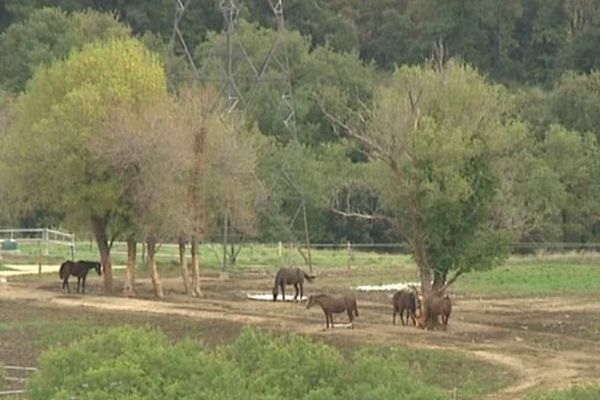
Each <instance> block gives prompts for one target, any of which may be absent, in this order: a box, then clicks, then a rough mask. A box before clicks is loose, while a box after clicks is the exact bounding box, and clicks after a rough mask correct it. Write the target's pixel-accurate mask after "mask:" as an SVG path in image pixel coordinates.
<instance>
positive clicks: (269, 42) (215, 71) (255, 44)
mask: <svg viewBox="0 0 600 400" xmlns="http://www.w3.org/2000/svg"><path fill="white" fill-rule="evenodd" d="M236 35H237V37H238V40H239V42H237V41H236V43H235V45H234V47H233V52H234V57H235V63H234V65H233V69H234V70H235V74H236V77H237V79H236V88H235V89H236V92H235V93H233V95H234V96H236V97H239V99H240V104H238V107H240V108H243V109H245V111H246V113H247V115H248V119H249V122H250V123H253V122H255V121H256V122H257V123H258V128H259V129H260V131H261V132H262V133H264V134H265V135H269V136H276V137H277V138H278V139H279V140H280V141H282V142H288V141H289V140H290V138H291V137H293V136H294V134H293V132H290V130H289V129H288V128H287V127H286V125H285V123H284V121H285V119H286V118H287V117H288V116H289V111H290V110H289V108H287V107H286V106H285V104H284V102H283V101H282V100H281V98H282V95H283V94H284V93H286V84H287V80H288V78H289V80H290V82H291V85H292V87H293V94H294V96H293V99H290V100H291V101H292V102H293V105H294V107H295V109H296V115H295V119H296V126H297V128H296V134H297V136H298V138H299V140H300V141H301V142H302V143H308V144H317V143H321V142H330V141H335V140H337V136H336V135H334V133H333V132H332V130H331V127H330V126H329V124H328V123H327V121H326V118H325V117H324V115H323V113H322V111H321V109H320V108H319V106H318V104H317V103H316V102H315V101H314V98H315V93H318V94H319V97H320V98H321V99H322V101H324V102H325V103H326V104H328V105H331V106H332V107H333V106H334V105H335V106H338V107H339V110H340V112H341V111H347V110H346V108H348V109H350V110H356V109H357V107H358V105H357V102H356V99H357V98H359V99H362V100H363V101H367V100H368V99H369V98H370V96H371V88H370V86H371V83H372V81H373V79H374V73H373V71H372V69H371V68H368V67H365V66H363V65H362V64H361V62H360V60H359V59H358V56H357V54H353V53H346V54H339V53H336V52H334V51H333V50H332V49H331V48H327V47H318V48H316V49H314V50H313V51H311V50H310V45H309V43H308V41H307V40H306V39H305V38H303V37H302V36H300V35H299V34H298V33H296V32H288V33H285V34H284V37H283V38H279V39H278V37H277V33H276V32H275V31H274V30H271V29H267V28H262V27H259V26H257V25H256V24H251V23H248V22H245V21H240V24H239V26H238V28H237V34H236ZM278 40H279V41H278ZM225 43H226V37H225V36H224V34H214V35H211V36H209V38H208V40H207V41H206V42H205V43H203V44H202V45H201V46H200V47H198V48H197V49H196V52H195V57H196V60H197V63H198V65H201V66H202V71H203V73H204V79H206V80H207V81H209V82H213V81H221V82H222V83H221V85H222V87H223V89H224V86H225V81H224V76H223V74H224V71H226V68H227V55H226V54H223V51H222V49H225V48H226V44H225ZM277 43H278V44H277ZM240 44H241V45H240ZM275 44H276V45H275ZM273 45H275V46H274V47H273ZM246 54H247V55H248V58H247V59H246V56H245V55H246ZM269 54H270V55H271V56H272V58H271V59H270V62H267V61H268V60H269ZM286 58H287V59H288V64H289V76H286V71H285V68H283V63H284V61H285V59H286ZM261 71H263V72H262V73H261ZM257 81H258V82H260V83H259V84H258V85H257V84H256V82H257ZM340 100H341V101H340ZM340 104H341V105H340Z"/></svg>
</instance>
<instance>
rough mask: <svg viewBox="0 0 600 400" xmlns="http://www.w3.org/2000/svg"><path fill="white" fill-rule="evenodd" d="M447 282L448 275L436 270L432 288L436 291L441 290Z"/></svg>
mask: <svg viewBox="0 0 600 400" xmlns="http://www.w3.org/2000/svg"><path fill="white" fill-rule="evenodd" d="M445 284H446V275H442V274H440V273H439V272H437V271H435V272H434V273H433V286H432V287H431V290H432V291H434V292H436V291H439V290H441V289H442V288H443V287H444V286H445Z"/></svg>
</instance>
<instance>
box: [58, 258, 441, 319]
mask: <svg viewBox="0 0 600 400" xmlns="http://www.w3.org/2000/svg"><path fill="white" fill-rule="evenodd" d="M92 269H93V270H95V271H96V273H97V274H98V275H101V274H102V270H101V266H100V263H99V262H97V261H82V260H79V261H71V260H67V261H65V262H63V263H62V264H61V266H60V269H59V272H58V274H59V276H60V279H61V280H62V289H63V290H64V289H65V288H66V289H67V292H68V293H71V290H70V288H69V277H70V276H71V275H73V276H75V277H77V293H79V291H80V287H81V293H85V279H86V277H87V275H88V273H89V271H90V270H92ZM314 279H315V276H314V275H311V274H307V273H306V272H304V271H303V270H302V269H300V268H281V269H279V271H277V274H276V275H275V281H274V283H273V301H277V297H278V295H279V292H280V291H281V297H282V299H283V300H284V301H285V288H286V286H294V289H295V290H296V292H295V295H294V299H293V300H294V301H301V300H302V298H303V296H304V281H305V280H306V281H308V282H312V281H313V280H314ZM315 304H318V305H319V306H320V307H321V309H322V310H323V313H324V314H325V329H329V327H330V326H331V328H333V314H340V313H347V314H348V320H349V323H350V327H352V328H354V317H358V306H357V302H356V297H354V296H351V295H345V296H341V297H336V296H330V295H327V294H317V295H311V296H309V297H308V300H307V302H306V308H311V307H312V306H314V305H315ZM392 308H393V317H392V324H394V325H395V324H396V315H397V314H399V315H400V321H401V322H402V325H407V324H408V323H409V318H410V319H411V320H412V323H413V325H414V326H417V327H419V328H426V329H434V328H435V327H436V326H438V325H440V322H439V318H440V317H441V320H442V321H441V326H442V327H443V329H445V328H446V326H447V325H448V319H449V318H450V313H451V312H452V302H451V300H450V297H449V296H448V295H446V294H444V293H440V292H436V291H433V292H432V293H429V294H428V295H427V296H425V297H424V298H420V297H419V295H418V292H417V289H416V288H415V287H411V288H409V289H403V290H399V291H397V292H396V293H394V295H393V297H392ZM405 317H406V321H405V319H404V318H405Z"/></svg>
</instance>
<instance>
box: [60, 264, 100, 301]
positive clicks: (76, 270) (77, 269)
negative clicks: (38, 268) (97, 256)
mask: <svg viewBox="0 0 600 400" xmlns="http://www.w3.org/2000/svg"><path fill="white" fill-rule="evenodd" d="M92 268H93V269H94V270H95V271H96V273H97V274H98V275H100V274H101V273H102V271H101V269H100V263H99V262H97V261H82V260H79V261H77V262H75V261H71V260H67V261H65V262H64V263H62V264H61V265H60V270H59V271H58V275H59V276H60V279H62V281H63V283H62V289H63V290H64V289H65V286H66V287H67V292H68V293H71V290H70V289H69V276H71V275H73V276H76V277H77V293H79V285H80V283H81V293H85V278H86V277H87V274H88V272H90V269H92Z"/></svg>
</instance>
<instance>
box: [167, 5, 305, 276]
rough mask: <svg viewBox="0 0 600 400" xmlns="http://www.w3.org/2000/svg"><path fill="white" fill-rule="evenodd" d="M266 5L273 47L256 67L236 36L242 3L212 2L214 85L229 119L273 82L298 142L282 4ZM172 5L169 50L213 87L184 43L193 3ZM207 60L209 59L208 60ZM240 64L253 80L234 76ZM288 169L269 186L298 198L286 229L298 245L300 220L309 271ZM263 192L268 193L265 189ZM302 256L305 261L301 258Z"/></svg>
mask: <svg viewBox="0 0 600 400" xmlns="http://www.w3.org/2000/svg"><path fill="white" fill-rule="evenodd" d="M265 1H267V3H268V5H269V7H270V9H271V11H272V12H273V16H274V18H275V21H276V23H277V30H276V32H277V35H276V38H275V40H274V41H273V43H271V46H270V48H269V50H268V52H267V54H266V56H265V57H264V59H263V60H260V62H258V63H257V62H255V61H253V60H252V59H251V58H250V56H249V55H248V52H247V51H246V48H245V46H244V44H243V43H242V42H241V40H240V38H239V37H238V35H237V27H238V16H239V13H240V7H241V4H242V0H215V3H216V5H217V6H218V7H219V9H220V11H221V13H222V15H223V20H224V26H223V32H224V34H225V38H226V41H225V48H224V49H222V50H224V54H225V60H224V68H223V69H224V71H222V72H223V74H222V76H223V78H222V79H220V80H219V82H217V84H219V85H220V94H221V96H224V97H225V99H226V101H227V105H228V112H229V114H230V115H232V114H233V113H234V112H244V111H245V110H246V109H247V108H248V107H250V106H252V104H253V102H254V100H255V96H256V94H257V92H258V90H259V88H260V87H261V86H262V85H264V84H265V83H266V82H270V83H273V82H274V81H276V82H277V83H278V84H279V93H278V98H273V97H270V101H271V103H272V104H273V105H274V106H276V107H277V108H278V109H279V112H280V114H281V122H282V123H283V125H284V126H285V128H286V129H287V131H288V133H289V134H290V139H291V140H294V141H297V140H298V136H297V131H296V113H295V108H294V101H293V88H292V84H291V80H290V65H289V58H288V49H287V43H286V37H287V31H286V27H285V18H284V12H283V0H265ZM175 3H176V9H175V21H174V27H173V36H172V41H171V45H172V49H173V51H175V47H176V46H179V48H180V49H179V52H180V53H183V55H184V57H185V59H186V60H187V63H188V64H189V66H190V68H191V70H192V73H193V77H194V78H195V79H196V80H198V81H200V82H207V81H212V82H213V83H214V80H212V79H211V78H209V77H208V76H206V75H207V74H206V73H205V72H206V68H207V65H208V64H205V65H203V66H198V65H197V64H196V62H195V61H194V57H193V56H192V53H191V52H190V49H189V47H188V45H187V44H186V40H185V37H184V35H183V32H182V28H181V22H182V19H183V17H184V14H185V12H186V10H187V9H188V8H189V7H190V5H191V3H192V0H175ZM213 50H214V49H213ZM208 58H210V56H209V57H208ZM242 63H244V64H246V65H247V66H248V67H249V69H250V70H251V71H252V76H250V77H248V76H240V75H239V74H238V73H237V72H238V69H239V67H240V65H241V64H242ZM273 71H275V72H276V73H277V76H275V77H274V76H272V75H269V72H273ZM240 84H243V85H244V87H246V88H249V90H247V91H245V92H244V93H242V90H240ZM287 169H288V166H287V164H286V162H285V161H284V163H283V164H282V165H280V168H279V171H278V174H277V176H276V177H275V179H274V181H273V182H272V184H271V191H272V190H273V188H275V186H277V185H280V184H286V185H288V187H290V188H292V190H293V191H295V193H296V194H297V198H298V203H299V206H298V208H297V209H296V212H295V214H294V216H293V217H292V219H291V221H290V222H289V226H287V227H285V228H286V231H287V232H288V233H289V234H290V236H291V237H292V239H293V240H294V241H297V240H296V239H295V235H294V234H293V227H294V225H295V223H296V221H297V220H298V219H299V217H300V216H302V223H303V225H304V226H303V228H304V234H305V238H304V240H305V244H306V246H307V250H308V258H306V257H305V260H306V262H307V264H308V266H309V268H310V269H311V270H312V262H311V256H310V239H309V233H308V232H309V231H308V222H307V214H306V205H305V200H304V198H303V195H302V191H301V190H300V188H299V187H298V185H297V184H296V183H295V182H294V181H293V179H292V178H291V177H290V175H289V174H288V172H287ZM265 192H267V190H266V188H265ZM269 192H270V191H269ZM225 218H227V217H225ZM226 228H227V222H225V223H224V229H226ZM225 237H226V234H225ZM225 242H226V239H225ZM301 254H302V255H303V257H304V254H303V253H301ZM224 264H225V263H224Z"/></svg>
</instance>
